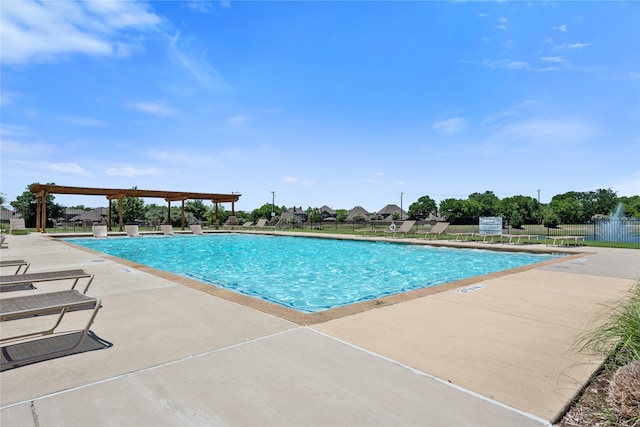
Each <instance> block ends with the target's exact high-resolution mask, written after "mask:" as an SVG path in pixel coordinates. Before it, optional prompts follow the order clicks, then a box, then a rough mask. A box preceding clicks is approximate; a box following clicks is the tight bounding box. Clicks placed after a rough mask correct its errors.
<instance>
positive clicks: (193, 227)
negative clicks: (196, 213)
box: [190, 224, 203, 234]
mask: <svg viewBox="0 0 640 427" xmlns="http://www.w3.org/2000/svg"><path fill="white" fill-rule="evenodd" d="M190 227H191V232H192V233H193V234H203V233H202V226H201V225H200V224H191V225H190Z"/></svg>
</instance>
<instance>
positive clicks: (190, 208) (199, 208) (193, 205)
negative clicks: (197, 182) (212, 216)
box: [184, 200, 207, 220]
mask: <svg viewBox="0 0 640 427" xmlns="http://www.w3.org/2000/svg"><path fill="white" fill-rule="evenodd" d="M184 211H185V212H188V213H190V214H191V215H193V218H194V219H199V220H202V219H205V218H206V215H207V207H206V206H205V204H204V203H203V202H202V200H191V201H188V202H186V203H185V204H184Z"/></svg>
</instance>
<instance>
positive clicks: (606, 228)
mask: <svg viewBox="0 0 640 427" xmlns="http://www.w3.org/2000/svg"><path fill="white" fill-rule="evenodd" d="M392 222H394V223H396V224H397V225H398V226H400V224H401V223H402V221H399V220H396V221H390V220H387V221H347V222H342V223H340V222H337V221H323V222H319V223H310V222H301V223H297V224H296V225H295V226H294V227H295V228H298V229H305V228H306V229H310V228H316V229H317V228H323V229H325V230H330V229H334V230H344V231H349V230H356V229H361V228H365V227H367V228H374V229H375V228H379V229H381V228H388V227H389V225H390V224H391V223H392ZM431 224H432V222H431V223H430V222H427V221H416V229H415V230H417V229H422V228H426V227H427V226H430V225H431ZM285 227H286V228H288V227H287V225H285ZM446 232H449V233H464V232H469V233H478V232H479V225H478V221H476V222H475V223H474V224H456V225H450V226H449V227H447V230H446V231H445V233H446ZM502 232H503V234H529V235H538V236H545V237H546V236H551V237H552V236H583V237H584V238H585V240H594V241H601V242H632V243H640V220H637V219H626V218H625V219H612V220H598V221H594V222H588V223H582V224H561V225H558V226H557V227H545V226H544V225H541V224H524V225H523V226H522V227H518V228H515V227H511V226H509V225H506V226H505V227H504V228H503V230H502Z"/></svg>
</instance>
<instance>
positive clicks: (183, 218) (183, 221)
mask: <svg viewBox="0 0 640 427" xmlns="http://www.w3.org/2000/svg"><path fill="white" fill-rule="evenodd" d="M182 229H183V230H184V199H182Z"/></svg>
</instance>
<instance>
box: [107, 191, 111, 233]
mask: <svg viewBox="0 0 640 427" xmlns="http://www.w3.org/2000/svg"><path fill="white" fill-rule="evenodd" d="M107 200H108V201H109V208H108V209H107V230H109V231H111V198H110V197H109V196H107Z"/></svg>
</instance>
